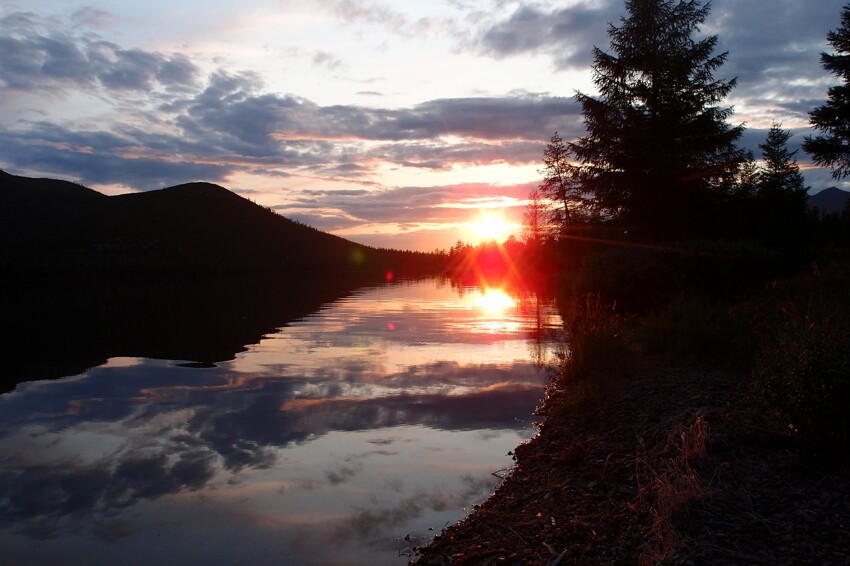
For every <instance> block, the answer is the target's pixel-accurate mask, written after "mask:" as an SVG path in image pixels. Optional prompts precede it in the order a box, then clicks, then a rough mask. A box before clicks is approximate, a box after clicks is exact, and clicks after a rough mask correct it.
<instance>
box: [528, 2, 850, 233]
mask: <svg viewBox="0 0 850 566" xmlns="http://www.w3.org/2000/svg"><path fill="white" fill-rule="evenodd" d="M625 8H626V13H627V15H626V16H625V17H623V18H622V19H621V22H620V25H617V26H615V25H613V24H611V25H609V30H608V35H609V38H610V49H609V50H607V51H604V50H602V49H599V48H596V47H595V48H594V49H593V65H592V78H593V83H594V85H595V86H596V89H597V92H598V94H597V95H595V96H594V95H590V94H585V93H582V92H578V93H577V94H576V100H577V101H578V102H579V104H580V105H581V109H582V116H583V119H584V124H585V128H586V133H585V135H583V136H580V137H578V138H577V139H574V140H571V141H568V140H564V139H563V138H562V137H561V136H560V135H559V134H558V132H555V133H554V135H553V136H552V137H551V139H550V140H549V143H548V144H547V145H546V148H545V150H544V152H543V168H542V170H541V173H542V176H543V180H542V182H541V183H540V185H539V187H538V188H537V189H536V190H534V191H532V192H531V194H530V195H529V198H528V205H527V207H526V210H525V218H524V226H525V241H526V242H527V243H529V244H530V245H532V246H537V245H542V244H543V243H544V242H546V241H549V242H552V241H561V242H565V241H569V240H570V239H576V235H577V234H582V233H585V232H586V230H587V228H588V227H590V226H596V227H605V228H606V229H608V234H614V235H615V236H614V237H618V238H625V239H628V240H631V241H635V240H636V241H652V242H658V241H675V240H679V241H681V240H694V239H718V238H719V239H745V240H752V241H758V242H761V243H763V244H768V245H773V246H779V247H788V246H791V247H794V246H800V245H804V244H805V243H806V242H807V238H809V237H810V236H811V230H810V227H811V218H807V212H806V198H807V191H808V187H807V186H806V185H805V181H804V179H803V176H802V174H801V173H800V168H799V166H798V164H797V161H796V155H795V154H796V151H791V150H790V149H789V148H788V141H789V139H790V138H791V135H792V134H791V132H790V131H788V130H784V129H783V128H782V124H781V123H777V122H774V123H773V124H772V126H771V128H770V130H769V131H768V134H767V137H766V139H765V140H764V142H763V143H762V144H760V146H759V148H760V149H761V152H762V155H761V159H760V160H757V159H756V157H755V156H754V155H753V154H752V153H751V152H748V151H746V150H744V149H742V148H740V147H738V145H737V143H738V142H739V140H740V138H741V136H742V134H743V132H744V125H743V124H738V125H731V124H729V123H728V120H729V118H730V116H731V115H732V108H731V107H729V106H725V105H724V104H723V101H724V99H725V98H726V96H727V95H728V94H729V93H730V92H731V91H732V89H733V88H734V87H735V85H736V80H735V79H730V80H722V79H717V78H715V73H716V72H717V71H718V69H720V67H721V66H722V65H723V64H724V62H725V61H726V59H727V57H728V52H724V53H719V54H717V53H715V51H716V46H717V36H716V35H711V36H707V37H695V36H696V34H697V32H699V30H700V26H701V25H702V24H703V23H704V22H705V20H706V17H707V16H708V13H709V8H710V4H705V5H702V4H701V3H700V2H699V1H697V0H626V3H625ZM827 40H828V42H829V44H830V46H831V47H832V48H833V49H834V50H835V53H832V54H829V53H824V54H822V56H821V63H822V65H823V67H824V68H825V69H826V70H828V71H829V72H831V73H832V74H834V75H836V76H837V77H838V78H840V79H841V81H842V82H841V84H840V85H838V86H834V87H832V88H830V89H829V91H828V93H827V94H828V100H827V102H826V103H825V104H824V105H822V106H820V107H818V108H815V109H814V110H812V111H811V112H810V118H811V124H812V126H813V128H814V129H815V130H816V131H818V132H819V135H814V136H808V137H806V139H805V142H804V144H803V149H804V150H805V151H806V152H807V153H809V154H810V155H811V156H812V160H813V161H814V163H816V164H818V165H821V166H825V167H830V168H832V170H833V177H835V178H836V179H840V178H843V177H845V176H847V175H848V174H850V86H848V83H850V4H848V5H846V6H845V7H844V8H843V11H842V14H841V24H840V26H839V27H838V28H837V29H836V30H833V31H831V32H829V34H828V35H827ZM845 216H847V215H845Z"/></svg>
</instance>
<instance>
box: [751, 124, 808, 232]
mask: <svg viewBox="0 0 850 566" xmlns="http://www.w3.org/2000/svg"><path fill="white" fill-rule="evenodd" d="M790 139H791V132H790V131H788V130H783V129H782V127H781V124H777V123H775V122H774V123H773V125H772V126H771V128H770V131H769V132H768V133H767V139H766V140H765V142H764V143H763V144H760V145H759V147H760V148H761V150H762V159H763V161H764V165H763V167H762V168H761V170H760V171H759V173H758V177H757V179H758V193H757V195H756V204H757V212H758V216H757V221H756V224H757V225H758V227H759V229H760V232H761V234H760V237H761V239H762V240H764V241H765V242H766V243H769V244H776V245H780V246H789V245H799V244H802V243H803V238H804V233H805V230H806V195H807V191H808V188H807V187H806V185H805V181H804V179H803V175H802V173H800V167H799V166H798V165H797V160H796V159H795V158H794V155H795V154H796V153H797V152H796V150H795V151H789V150H788V140H790Z"/></svg>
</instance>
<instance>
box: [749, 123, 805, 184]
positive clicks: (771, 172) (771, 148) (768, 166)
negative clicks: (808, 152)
mask: <svg viewBox="0 0 850 566" xmlns="http://www.w3.org/2000/svg"><path fill="white" fill-rule="evenodd" d="M790 139H791V132H790V131H788V130H783V129H782V125H781V124H778V123H776V122H774V123H773V125H772V126H771V128H770V130H769V131H768V132H767V139H765V141H764V143H763V144H760V145H759V147H760V148H761V150H762V159H763V160H764V168H763V169H762V171H761V173H760V175H759V182H758V186H759V192H760V193H783V194H789V195H796V196H798V197H802V196H804V195H805V194H806V190H807V189H806V186H805V180H804V179H803V174H802V173H800V166H799V165H797V159H796V158H795V157H794V156H795V155H796V154H797V150H794V151H789V150H788V140H790Z"/></svg>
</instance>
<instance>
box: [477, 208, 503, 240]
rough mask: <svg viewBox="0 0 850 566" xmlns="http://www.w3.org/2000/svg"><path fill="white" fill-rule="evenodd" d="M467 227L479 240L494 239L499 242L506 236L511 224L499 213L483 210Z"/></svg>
mask: <svg viewBox="0 0 850 566" xmlns="http://www.w3.org/2000/svg"><path fill="white" fill-rule="evenodd" d="M469 229H470V231H471V232H472V233H473V234H475V235H476V236H478V238H479V239H480V240H481V241H487V240H496V241H497V242H501V241H502V240H504V239H505V238H507V236H508V234H509V233H510V231H511V230H512V229H513V225H512V224H511V223H509V222H508V221H507V220H505V219H504V218H503V217H502V216H501V215H500V214H495V213H492V212H485V213H483V214H481V218H480V219H479V220H478V222H475V223H472V224H470V225H469Z"/></svg>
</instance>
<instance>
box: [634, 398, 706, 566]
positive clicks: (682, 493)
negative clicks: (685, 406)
mask: <svg viewBox="0 0 850 566" xmlns="http://www.w3.org/2000/svg"><path fill="white" fill-rule="evenodd" d="M665 428H666V427H665ZM668 430H669V429H668ZM708 433H709V426H708V423H707V422H706V420H705V418H704V417H703V415H701V414H697V415H696V417H695V418H694V419H693V422H692V423H691V424H690V425H688V426H681V425H680V426H674V427H673V428H672V431H671V432H670V433H669V435H668V438H667V441H666V442H664V443H663V444H660V445H658V446H660V449H658V448H657V449H656V450H657V452H656V453H647V454H645V455H644V456H642V457H639V458H638V460H637V461H636V465H635V470H636V474H635V475H636V479H637V483H638V507H639V508H642V509H640V510H641V511H643V512H646V513H648V514H649V516H650V518H651V527H650V529H649V532H648V533H646V543H645V544H644V545H643V547H642V548H641V551H640V555H639V562H640V564H658V563H660V562H663V561H665V560H667V559H669V558H670V557H671V556H672V554H673V553H674V552H675V551H676V549H677V548H678V541H679V536H678V533H677V532H676V529H675V528H674V527H673V522H674V519H675V518H676V517H677V516H678V515H679V514H680V513H682V512H683V511H685V510H686V509H687V508H688V506H689V505H691V504H693V503H694V502H697V501H702V500H704V499H705V498H706V497H707V495H708V491H707V489H706V487H705V486H704V485H703V483H702V482H701V481H700V477H699V473H698V472H697V471H696V469H695V465H696V464H697V463H698V462H699V461H700V460H702V459H704V458H705V456H706V454H707V449H708Z"/></svg>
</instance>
